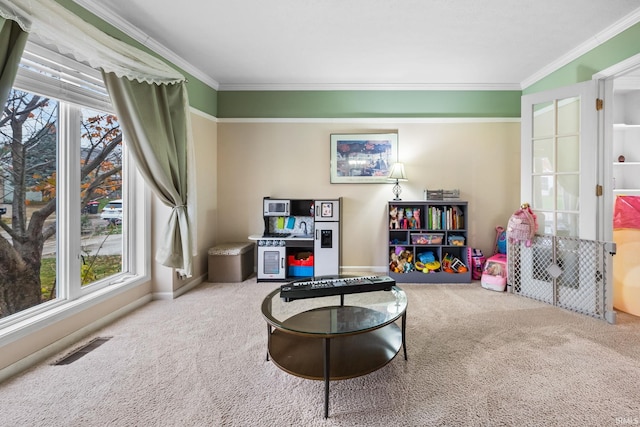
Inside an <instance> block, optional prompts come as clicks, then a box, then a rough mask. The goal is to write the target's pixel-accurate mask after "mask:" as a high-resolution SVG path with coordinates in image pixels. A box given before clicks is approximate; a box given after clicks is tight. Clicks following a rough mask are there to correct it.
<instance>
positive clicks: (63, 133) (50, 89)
mask: <svg viewBox="0 0 640 427" xmlns="http://www.w3.org/2000/svg"><path fill="white" fill-rule="evenodd" d="M25 53H26V54H25V56H24V57H23V58H27V59H26V60H28V58H29V57H30V55H35V56H37V57H41V58H45V60H49V61H51V64H53V65H54V66H55V65H59V66H60V70H61V73H62V74H64V78H59V79H58V80H56V79H55V78H49V77H45V76H43V75H42V74H39V73H35V72H31V71H29V70H25V69H24V68H20V69H19V71H18V75H17V76H16V81H15V83H14V88H16V89H19V90H23V91H25V92H30V93H35V94H38V95H42V96H47V97H51V98H55V99H56V100H58V101H59V102H60V104H59V118H58V120H59V123H58V126H59V129H58V130H59V135H58V138H59V140H60V141H69V140H71V141H73V140H75V141H78V143H79V141H80V129H79V127H78V126H75V125H73V126H72V125H71V123H79V118H80V114H81V108H82V107H87V108H91V109H95V110H99V111H105V112H113V107H112V106H111V102H110V101H109V98H108V95H107V93H106V89H104V87H103V88H102V91H100V90H99V86H100V85H101V82H102V76H101V74H100V72H99V71H97V70H93V69H92V68H90V67H88V66H86V65H84V64H81V63H78V62H76V61H75V60H73V59H70V58H68V57H65V56H63V55H61V54H59V53H57V52H54V51H52V50H49V49H47V48H44V47H42V46H39V45H37V44H34V43H32V42H29V43H28V44H27V48H26V49H25ZM31 57H33V56H31ZM72 73H76V74H77V76H78V79H77V80H76V81H75V82H71V84H67V83H68V77H69V75H70V74H72ZM85 78H86V79H87V80H89V81H93V82H94V83H97V87H98V90H96V87H90V88H89V89H88V90H85V88H83V87H82V86H81V85H80V86H79V85H78V84H77V82H78V81H80V82H82V81H83V79H85ZM65 80H66V81H65ZM58 145H59V148H58V166H57V170H58V171H61V170H62V171H65V168H68V166H69V165H72V166H73V168H74V169H75V168H77V167H79V164H80V157H79V156H80V153H79V150H78V149H77V147H78V146H77V145H72V144H64V143H61V144H58ZM67 170H68V169H67ZM123 171H124V175H123V178H124V179H123V188H122V192H123V194H122V196H123V200H125V203H124V208H123V216H124V219H125V220H126V222H127V227H126V230H127V231H126V232H125V234H123V254H122V261H123V271H122V272H121V273H119V274H115V275H112V276H110V277H107V278H105V279H102V280H98V281H96V282H95V283H92V284H89V285H86V286H82V284H81V279H80V253H81V245H80V241H81V239H80V229H79V227H78V226H77V224H80V215H81V212H80V209H77V207H78V206H80V192H79V189H80V174H79V173H78V174H71V173H58V174H57V176H58V183H57V187H58V191H57V197H58V206H57V220H58V223H57V226H58V230H57V233H56V234H57V245H58V249H57V250H58V254H60V253H61V252H63V251H65V252H66V256H64V257H63V256H60V255H59V256H58V267H57V284H58V285H57V286H58V295H57V297H56V298H55V299H54V300H52V301H48V302H44V303H42V304H39V305H37V306H35V307H31V308H29V309H27V310H24V311H22V312H20V313H16V314H14V315H11V316H8V317H7V318H6V319H0V346H2V345H6V344H8V343H10V342H13V341H15V340H18V339H20V338H23V337H26V336H28V335H29V334H31V333H34V332H36V331H37V330H39V329H41V328H43V327H45V326H47V325H49V324H50V323H51V322H53V321H58V320H63V319H64V318H67V317H70V316H73V315H74V314H76V313H79V312H81V311H82V310H85V309H87V308H88V307H90V306H93V305H95V304H98V303H100V302H103V301H105V300H107V299H109V298H112V297H113V296H115V295H117V294H118V293H121V292H125V291H127V290H130V289H132V288H134V287H136V286H138V285H140V284H142V283H145V282H148V281H150V277H151V276H150V275H151V257H150V256H149V254H150V251H151V238H150V236H151V225H150V224H151V220H150V218H151V215H150V205H151V192H150V191H149V189H148V187H147V186H146V185H145V183H144V180H143V178H142V176H141V175H140V173H139V172H138V171H137V168H136V167H135V165H134V164H133V162H132V160H131V158H130V156H127V155H126V151H125V153H123ZM63 188H67V189H69V191H60V190H61V189H63ZM72 189H75V190H72ZM61 259H64V260H66V261H65V262H60V260H61Z"/></svg>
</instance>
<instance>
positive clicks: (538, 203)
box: [533, 175, 555, 210]
mask: <svg viewBox="0 0 640 427" xmlns="http://www.w3.org/2000/svg"><path fill="white" fill-rule="evenodd" d="M553 186H554V183H553V175H539V176H533V206H535V207H536V209H543V210H554V208H555V205H554V200H555V196H554V188H553Z"/></svg>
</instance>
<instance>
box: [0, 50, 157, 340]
mask: <svg viewBox="0 0 640 427" xmlns="http://www.w3.org/2000/svg"><path fill="white" fill-rule="evenodd" d="M124 144H125V142H124V141H123V136H122V132H121V129H120V125H119V123H118V118H117V117H116V116H115V114H114V113H113V111H112V108H111V105H110V102H109V98H108V95H107V93H106V90H105V88H104V86H103V85H102V79H101V76H100V74H99V73H98V72H96V71H95V70H93V69H91V68H89V67H86V66H84V65H82V64H79V63H76V62H75V61H73V60H70V59H69V58H66V57H64V56H62V55H59V54H57V53H55V52H52V51H49V50H47V49H44V48H42V47H39V46H37V45H35V44H29V45H28V46H27V51H26V52H25V54H24V55H23V59H22V63H21V67H20V70H19V72H18V77H17V79H16V83H15V85H14V89H13V90H12V91H11V94H10V96H9V99H8V101H7V103H6V105H5V106H4V110H3V113H2V116H1V118H0V213H1V214H2V215H1V216H0V222H1V224H0V273H1V274H0V328H2V325H3V324H8V323H10V322H11V321H14V320H15V319H20V318H23V317H24V316H28V315H32V314H35V313H41V312H42V311H43V310H47V309H48V308H50V307H58V306H60V305H61V304H64V303H65V302H68V301H73V300H77V299H78V298H81V297H82V296H84V295H87V294H88V293H92V292H94V291H97V290H102V289H105V288H108V287H109V286H113V287H117V286H122V285H123V284H124V285H126V284H127V283H128V282H131V281H132V280H135V278H136V277H139V276H140V275H141V274H143V273H144V272H145V271H146V268H145V267H146V266H145V264H144V262H145V261H144V260H145V259H147V258H148V257H146V256H144V251H145V250H147V249H148V248H146V247H145V243H144V241H145V240H144V239H136V238H135V237H136V236H135V233H134V232H131V231H130V230H135V229H136V227H135V225H136V224H139V223H141V222H142V221H143V220H144V210H141V209H139V207H140V195H141V193H142V189H141V184H140V183H141V180H140V177H139V176H138V175H137V174H136V173H135V170H134V168H133V167H131V166H130V165H129V164H128V162H127V156H126V151H125V150H124Z"/></svg>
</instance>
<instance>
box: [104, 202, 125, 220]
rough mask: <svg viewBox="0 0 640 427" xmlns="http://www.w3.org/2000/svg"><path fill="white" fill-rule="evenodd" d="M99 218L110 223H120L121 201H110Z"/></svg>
mask: <svg viewBox="0 0 640 427" xmlns="http://www.w3.org/2000/svg"><path fill="white" fill-rule="evenodd" d="M100 218H102V219H106V220H107V221H109V222H112V223H120V222H122V200H112V201H110V202H109V203H107V204H106V205H105V206H104V208H102V213H101V214H100Z"/></svg>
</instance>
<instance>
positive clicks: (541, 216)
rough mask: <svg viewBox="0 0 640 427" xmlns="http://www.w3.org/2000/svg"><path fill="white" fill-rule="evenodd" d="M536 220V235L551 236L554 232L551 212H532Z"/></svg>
mask: <svg viewBox="0 0 640 427" xmlns="http://www.w3.org/2000/svg"><path fill="white" fill-rule="evenodd" d="M534 212H535V214H536V216H537V219H538V233H537V234H553V232H554V230H555V221H554V217H555V215H554V213H553V212H542V211H538V210H536V211H534Z"/></svg>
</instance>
